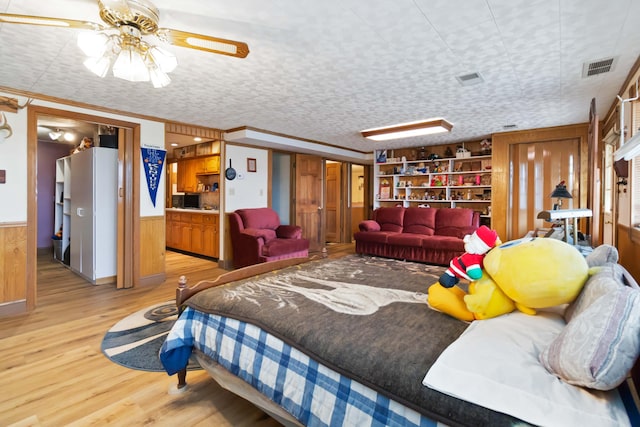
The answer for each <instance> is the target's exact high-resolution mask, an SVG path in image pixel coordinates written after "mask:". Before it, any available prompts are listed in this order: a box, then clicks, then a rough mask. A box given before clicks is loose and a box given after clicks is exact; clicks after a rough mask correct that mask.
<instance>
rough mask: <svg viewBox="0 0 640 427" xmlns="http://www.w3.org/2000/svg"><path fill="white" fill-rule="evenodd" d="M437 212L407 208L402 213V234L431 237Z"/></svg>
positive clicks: (435, 210)
mask: <svg viewBox="0 0 640 427" xmlns="http://www.w3.org/2000/svg"><path fill="white" fill-rule="evenodd" d="M437 211H438V209H437V208H418V207H411V208H407V209H406V210H405V212H404V222H403V226H402V232H403V233H412V234H422V235H424V236H433V234H434V229H435V228H436V212H437Z"/></svg>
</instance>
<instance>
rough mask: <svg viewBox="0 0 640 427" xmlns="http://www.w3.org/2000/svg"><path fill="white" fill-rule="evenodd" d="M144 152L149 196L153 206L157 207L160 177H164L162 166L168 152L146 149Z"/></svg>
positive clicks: (143, 161)
mask: <svg viewBox="0 0 640 427" xmlns="http://www.w3.org/2000/svg"><path fill="white" fill-rule="evenodd" d="M140 149H141V150H142V164H143V165H144V174H145V176H146V177H147V188H149V196H151V202H152V203H153V206H154V207H155V206H156V196H157V194H158V187H159V185H160V176H161V175H162V165H163V164H164V156H165V154H167V152H166V150H160V149H158V148H145V147H141V148H140Z"/></svg>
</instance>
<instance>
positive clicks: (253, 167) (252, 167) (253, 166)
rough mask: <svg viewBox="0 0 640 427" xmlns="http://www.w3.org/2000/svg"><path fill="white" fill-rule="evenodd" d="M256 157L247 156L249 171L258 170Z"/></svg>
mask: <svg viewBox="0 0 640 427" xmlns="http://www.w3.org/2000/svg"><path fill="white" fill-rule="evenodd" d="M256 171H257V166H256V159H251V158H247V172H256Z"/></svg>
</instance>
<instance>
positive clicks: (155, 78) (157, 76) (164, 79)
mask: <svg viewBox="0 0 640 427" xmlns="http://www.w3.org/2000/svg"><path fill="white" fill-rule="evenodd" d="M149 78H150V79H151V84H153V87H155V88H160V87H165V86H168V85H169V83H171V79H170V78H169V76H167V74H166V73H165V72H163V71H162V70H161V69H160V68H158V67H155V68H149Z"/></svg>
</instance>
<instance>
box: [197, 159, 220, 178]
mask: <svg viewBox="0 0 640 427" xmlns="http://www.w3.org/2000/svg"><path fill="white" fill-rule="evenodd" d="M195 160H196V161H197V163H196V173H197V174H216V173H220V156H208V157H202V158H199V159H195Z"/></svg>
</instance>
